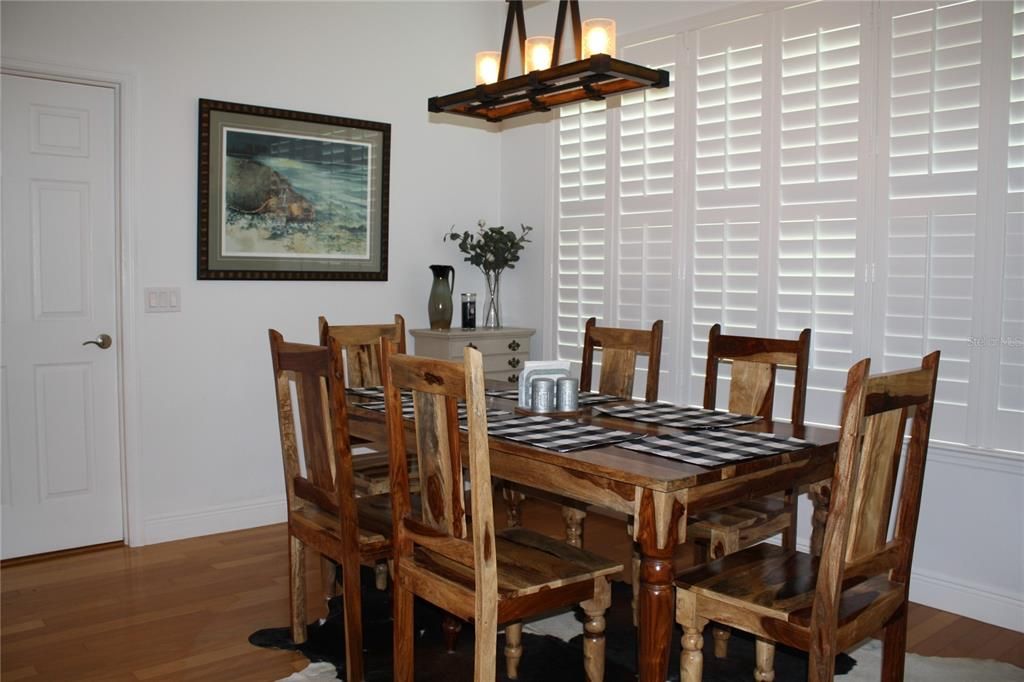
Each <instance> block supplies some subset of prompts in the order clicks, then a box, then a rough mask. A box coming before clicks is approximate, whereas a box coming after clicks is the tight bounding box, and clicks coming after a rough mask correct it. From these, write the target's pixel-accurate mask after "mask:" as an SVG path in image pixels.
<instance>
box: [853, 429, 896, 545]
mask: <svg viewBox="0 0 1024 682" xmlns="http://www.w3.org/2000/svg"><path fill="white" fill-rule="evenodd" d="M905 423H906V411H905V410H902V409H895V410H889V411H887V412H880V413H878V414H874V415H871V416H869V417H867V418H866V420H865V425H864V442H863V444H862V446H861V453H860V465H859V474H860V475H859V476H857V480H856V484H855V487H854V490H853V514H852V521H851V524H850V541H849V545H848V546H847V548H846V560H847V561H848V562H852V561H856V560H857V559H860V558H863V557H865V556H867V555H868V554H871V553H873V552H875V551H877V550H879V549H881V548H882V547H883V546H884V545H885V543H886V540H887V535H888V530H889V518H890V516H891V512H892V501H893V496H894V494H895V492H896V474H897V471H898V469H899V462H900V450H901V449H902V445H903V431H904V424H905Z"/></svg>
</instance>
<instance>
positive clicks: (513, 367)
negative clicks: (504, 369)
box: [508, 358, 519, 369]
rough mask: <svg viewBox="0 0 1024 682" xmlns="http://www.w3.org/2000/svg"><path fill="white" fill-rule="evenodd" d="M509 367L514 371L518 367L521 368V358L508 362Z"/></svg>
mask: <svg viewBox="0 0 1024 682" xmlns="http://www.w3.org/2000/svg"><path fill="white" fill-rule="evenodd" d="M508 366H509V367H511V368H512V369H515V368H516V367H518V366H519V358H512V359H511V360H509V361H508Z"/></svg>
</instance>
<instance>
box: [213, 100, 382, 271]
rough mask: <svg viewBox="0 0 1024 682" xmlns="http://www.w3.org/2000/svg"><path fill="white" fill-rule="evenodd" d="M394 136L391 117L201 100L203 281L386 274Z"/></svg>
mask: <svg viewBox="0 0 1024 682" xmlns="http://www.w3.org/2000/svg"><path fill="white" fill-rule="evenodd" d="M204 113H205V118H204ZM389 142H390V126H389V125H388V124H386V123H375V122H369V121H359V120H355V119H343V118H336V117H330V116H323V115H315V114H303V113H299V112H291V111H284V110H278V109H267V108H263V107H254V106H248V105H238V104H231V103H225V102H214V101H212V100H200V161H199V163H200V198H199V200H200V225H199V247H200V249H199V277H200V279H377V280H379V279H386V278H387V199H388V196H387V189H388V177H387V172H388V168H387V164H388V160H389V158H390V154H389V148H388V147H389Z"/></svg>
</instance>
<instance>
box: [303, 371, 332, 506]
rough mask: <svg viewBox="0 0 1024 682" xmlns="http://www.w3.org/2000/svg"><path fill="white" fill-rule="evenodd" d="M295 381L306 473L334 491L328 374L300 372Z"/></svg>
mask: <svg viewBox="0 0 1024 682" xmlns="http://www.w3.org/2000/svg"><path fill="white" fill-rule="evenodd" d="M295 384H296V385H295V390H296V393H297V396H298V411H299V424H300V425H301V427H302V454H303V456H304V458H305V461H306V477H307V478H308V479H309V480H310V482H311V483H313V485H315V486H317V487H318V488H321V489H323V490H325V491H333V490H334V476H335V471H334V463H333V462H332V461H331V457H330V455H329V453H330V451H331V442H330V440H331V430H330V413H329V408H328V405H327V378H326V377H325V376H323V375H319V374H311V373H305V372H304V373H301V374H299V373H296V376H295Z"/></svg>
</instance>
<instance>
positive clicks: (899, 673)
mask: <svg viewBox="0 0 1024 682" xmlns="http://www.w3.org/2000/svg"><path fill="white" fill-rule="evenodd" d="M906 657H907V604H906V602H904V603H903V606H901V607H900V608H899V609H898V610H897V611H896V613H895V614H893V617H892V618H891V619H890V620H889V623H888V624H887V625H886V626H885V637H884V643H883V645H882V679H883V680H886V682H903V666H904V661H905V659H906Z"/></svg>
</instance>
